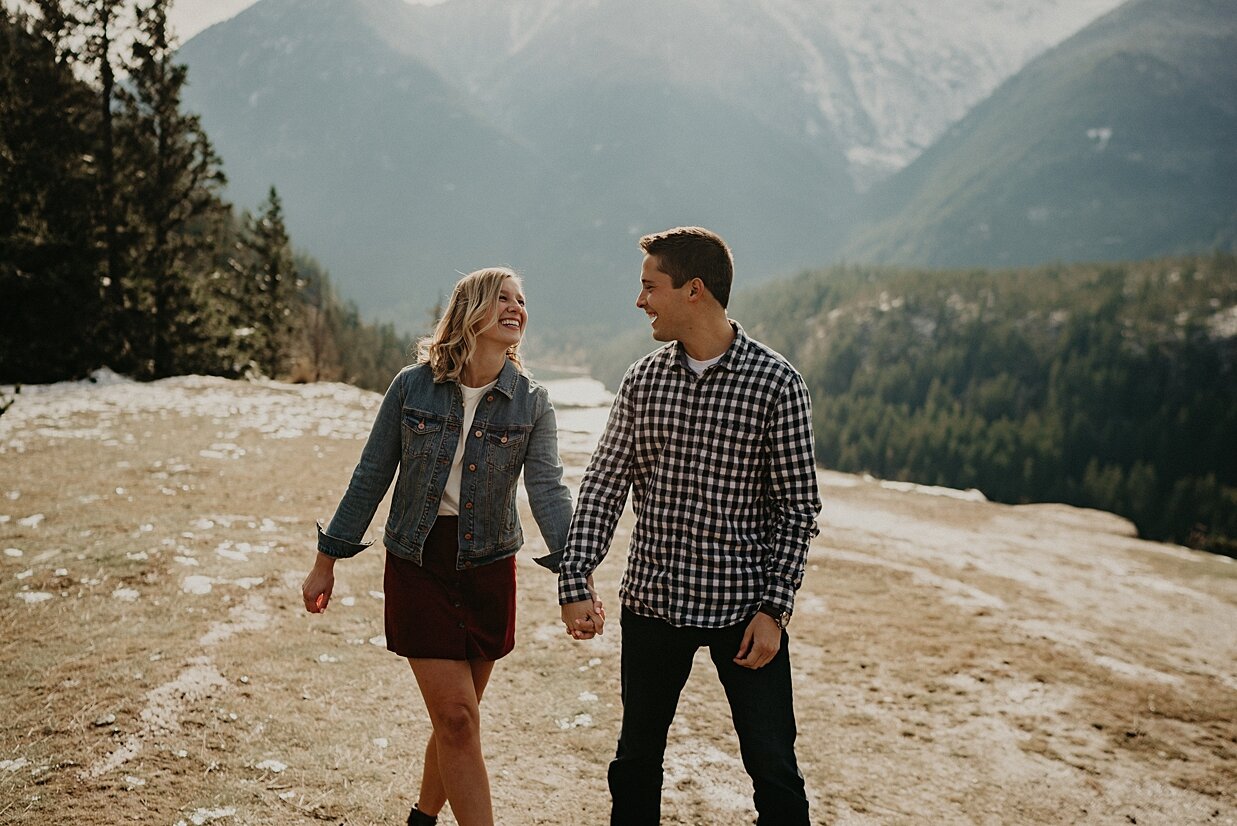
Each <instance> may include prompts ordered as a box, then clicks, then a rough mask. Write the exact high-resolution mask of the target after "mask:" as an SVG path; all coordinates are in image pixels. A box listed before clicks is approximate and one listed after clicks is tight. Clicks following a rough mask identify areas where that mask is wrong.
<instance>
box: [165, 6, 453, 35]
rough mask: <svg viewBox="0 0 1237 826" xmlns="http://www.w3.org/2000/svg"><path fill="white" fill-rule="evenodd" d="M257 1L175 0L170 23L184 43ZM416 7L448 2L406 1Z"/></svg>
mask: <svg viewBox="0 0 1237 826" xmlns="http://www.w3.org/2000/svg"><path fill="white" fill-rule="evenodd" d="M256 2H257V0H173V2H172V9H171V11H170V12H169V13H168V21H169V22H170V23H171V24H172V28H174V29H175V30H176V34H177V36H178V37H180V41H181V42H182V43H183V42H185V41H186V40H188V39H189V38H191V37H193V36H194V35H195V34H197V33H198V32H200V31H202V29H205V28H207V27H208V26H213V25H214V24H216V23H218V22H220V21H221V20H227V19H228V18H229V17H235V16H236V15H237V14H239V13H240V12H242V11H244V10H245V9H247V8H249V7H250V6H252V5H253V4H254V3H256ZM404 2H405V3H412V4H414V5H416V4H419V5H424V6H434V5H437V4H439V3H443V2H446V0H404Z"/></svg>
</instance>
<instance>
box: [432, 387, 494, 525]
mask: <svg viewBox="0 0 1237 826" xmlns="http://www.w3.org/2000/svg"><path fill="white" fill-rule="evenodd" d="M496 384H498V379H494V381H492V382H490V383H489V384H487V385H486V386H485V387H468V386H467V385H464V384H461V385H460V392H461V393H463V394H464V425H463V427H462V429H461V430H460V443H459V444H458V445H456V446H455V459H454V460H452V462H451V473H450V474H448V476H447V487H446V489H445V490H443V492H442V501H441V502H439V503H438V512H439V513H440V514H442V515H443V516H458V515H459V512H460V482H461V481H462V480H463V478H464V445H465V443H466V442H467V441H468V432H469V431H470V430H472V420H473V419H474V418H476V416H477V407H478V406H479V405H480V404H481V398H482V397H483V396H484V395H485V394H486V393H488V392H489V391H491V390H493V389H494V385H496Z"/></svg>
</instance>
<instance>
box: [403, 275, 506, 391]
mask: <svg viewBox="0 0 1237 826" xmlns="http://www.w3.org/2000/svg"><path fill="white" fill-rule="evenodd" d="M508 278H514V279H515V282H516V283H517V284H520V285H521V286H523V284H522V282H521V281H520V276H519V275H517V274H516V273H515V271H514V270H510V269H507V268H506V267H486V268H485V269H480V270H476V271H474V272H470V273H469V274H468V275H466V276H464V277H463V278H461V279H460V280H459V281H457V282H456V283H455V289H454V290H452V291H451V299H450V300H449V301H448V302H447V309H446V310H445V311H444V312H443V314H442V318H440V319H438V324H437V326H436V327H435V328H434V332H433V333H432V334H431V335H428V336H426V337H425V338H423V339H421V340H420V341H418V342H417V361H418V362H420V363H424V364H428V365H429V366H430V370H431V372H433V374H434V381H459V380H460V376H461V374H462V373H463V372H464V365H465V364H467V363H468V360H469V359H471V358H472V355H473V353H474V352H476V349H477V333H479V332H481V330H482V329H483V327H484V325H485V323H486V322H487V321H492V320H493V317H494V314H495V309H496V308H497V306H498V296H499V293H500V292H501V291H502V286H503V282H504V281H506V280H507V279H508ZM507 358H508V359H510V360H511V362H512V363H513V364H514V365H515V366H516V369H517V370H520V371H523V369H524V365H523V363H522V362H521V361H520V344H519V342H516V343H515V344H513V345H511V346H510V347H508V348H507Z"/></svg>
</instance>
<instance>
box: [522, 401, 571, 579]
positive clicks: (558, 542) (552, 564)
mask: <svg viewBox="0 0 1237 826" xmlns="http://www.w3.org/2000/svg"><path fill="white" fill-rule="evenodd" d="M540 395H541V398H540V399H539V401H541V403H542V405H541V413H540V415H538V416H537V418H536V420H535V421H534V422H533V431H532V434H531V435H530V436H529V442H528V451H527V452H526V453H525V454H524V489H525V490H526V491H528V504H529V506H530V507H531V508H532V511H533V518H534V519H535V520H537V527H538V528H539V529H540V530H541V537H542V538H543V539H544V540H545V544H546V547H547V548H549V549H550V553H549V554H547V555H546V556H543V557H538V558H537V560H536V561H537V563H538V564H540V565H542V566H544V567H546V568H549V569H550V570H551V571H554V572H555V573H558V566H559V564H560V562H561V561H562V557H563V548H564V546H566V544H567V527H568V526H569V525H570V524H571V491H570V490H568V489H567V485H565V484H564V483H563V462H562V460H561V459H560V458H559V455H558V421H557V419H556V417H555V415H554V405H552V404H551V403H550V399H549V396H548V395H547V394H546V393H545V391H544V390H541V391H540Z"/></svg>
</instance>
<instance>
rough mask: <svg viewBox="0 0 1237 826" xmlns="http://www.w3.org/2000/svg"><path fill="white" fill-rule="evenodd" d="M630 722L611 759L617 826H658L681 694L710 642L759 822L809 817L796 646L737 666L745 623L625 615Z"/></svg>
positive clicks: (792, 823)
mask: <svg viewBox="0 0 1237 826" xmlns="http://www.w3.org/2000/svg"><path fill="white" fill-rule="evenodd" d="M622 624H623V655H622V666H621V673H622V692H623V728H622V732H621V733H620V735H619V741H618V752H617V754H616V755H615V757H614V761H613V762H611V763H610V773H609V780H610V797H611V800H612V808H611V810H610V823H611V826H646V824H647V826H656V824H657V823H659V822H660V820H661V784H662V757H663V756H664V754H665V751H666V734H667V732H668V731H669V729H670V723H671V722H672V721H673V719H674V712H675V709H676V708H677V707H678V703H679V693H680V692H681V691H682V690H683V685H684V684H685V683H686V682H687V677H688V675H689V674H690V673H691V668H692V658H693V657H694V656H695V654H696V649H698V648H700V646H702V645H705V646H708V647H709V653H710V655H711V656H712V658H713V665H714V667H715V668H716V669H717V676H718V677H719V678H720V679H721V681H722V687H723V688H724V689H725V690H726V699H727V700H729V702H730V714H731V717H732V718H733V720H734V728H735V732H736V733H737V734H738V735H739V751H740V752H741V753H742V756H743V766H744V768H746V769H747V773H748V774H749V775H750V776H751V778H752V786H753V789H754V792H755V794H754V801H755V803H756V812H757V813H758V815H759V818H758V819H757V821H756V822H757V823H758V824H763V826H773V825H774V824H776V825H777V826H800V825H801V824H803V825H806V824H807V823H808V803H807V796H806V794H805V792H804V788H803V775H802V774H800V773H799V765H798V763H797V762H796V760H795V711H794V704H793V697H792V694H791V684H790V652H789V651H788V650H787V643H788V638H787V636H786V634H785V633H784V632H783V634H782V646H781V649H780V650H779V651H778V652H777V656H775V657H774V658H773V660H772V661H770V662H769V663H768V664H767V665H765V666H764V667H763V668H758V669H756V670H755V671H753V670H752V669H750V668H744V667H742V666H739V665H735V663H734V657H735V655H736V654H737V653H738V651H739V643H740V642H741V641H742V639H743V633H744V631H745V630H746V629H747V623H746V622H744V623H741V624H739V625H735V626H732V627H730V628H719V629H706V628H675V627H674V626H672V625H670V624H669V623H666V622H663V621H662V620H658V619H652V618H649V617H642V616H639V615H638V614H634V613H632V612H631V611H628V610H627V609H626V608H624V609H623V612H622Z"/></svg>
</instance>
